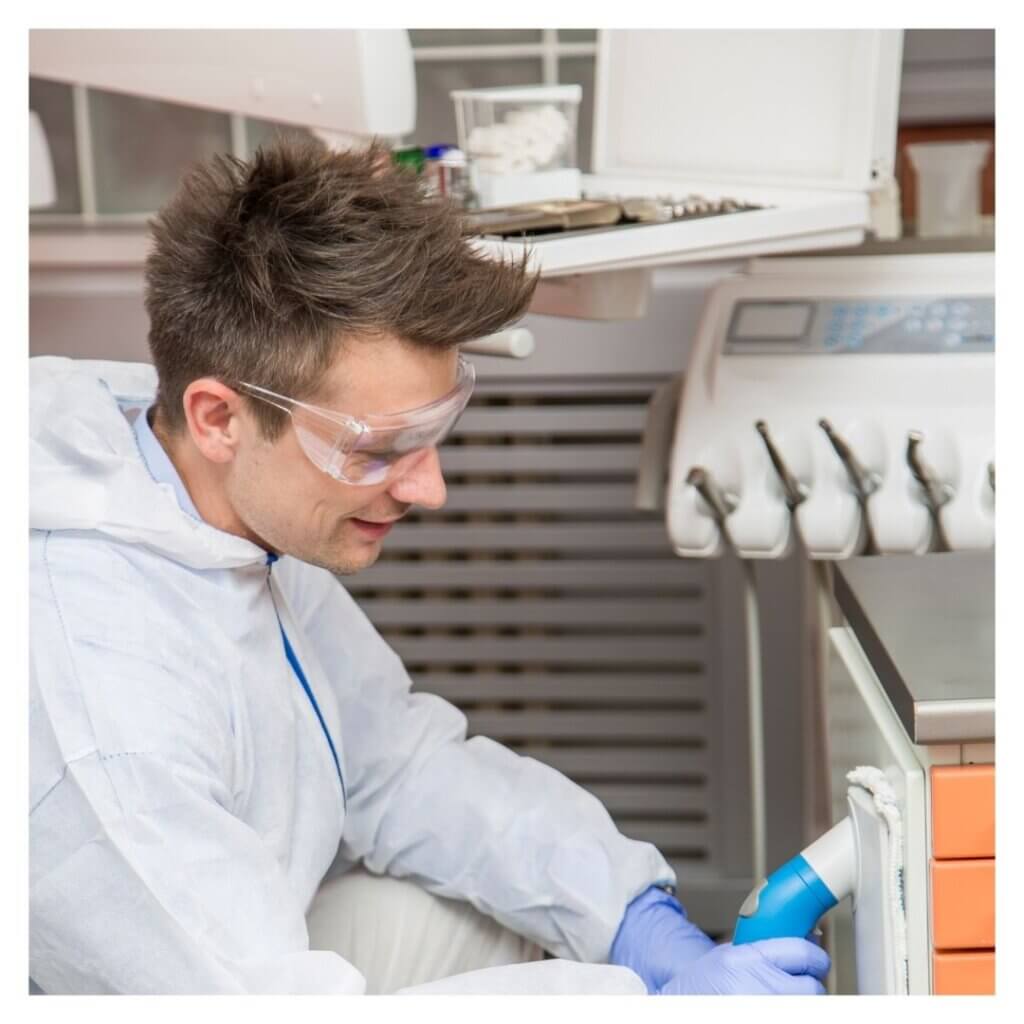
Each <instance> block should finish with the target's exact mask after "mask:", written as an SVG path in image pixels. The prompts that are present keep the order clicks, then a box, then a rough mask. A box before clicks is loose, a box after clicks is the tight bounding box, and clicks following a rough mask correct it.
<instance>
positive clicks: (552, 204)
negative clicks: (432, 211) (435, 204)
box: [463, 193, 762, 237]
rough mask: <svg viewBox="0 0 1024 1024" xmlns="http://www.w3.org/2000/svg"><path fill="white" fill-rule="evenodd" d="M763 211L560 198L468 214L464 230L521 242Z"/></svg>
mask: <svg viewBox="0 0 1024 1024" xmlns="http://www.w3.org/2000/svg"><path fill="white" fill-rule="evenodd" d="M758 209H762V207H760V206H758V205H756V204H754V203H746V202H742V201H740V200H736V199H729V198H725V199H707V198H705V197H704V196H701V195H697V194H692V193H691V194H690V195H687V196H685V197H684V198H681V199H680V198H673V197H671V196H657V197H654V198H652V197H647V196H637V197H633V198H627V199H620V198H596V197H588V198H585V199H556V200H551V201H548V202H541V203H521V204H517V205H515V206H502V207H491V208H488V209H484V210H473V211H471V212H469V213H467V215H466V220H465V225H464V229H463V230H464V232H465V233H466V234H469V235H490V236H501V237H509V236H515V237H521V236H527V235H537V234H547V233H550V232H555V231H559V232H566V231H581V230H591V229H594V228H607V227H612V226H616V225H637V224H666V223H668V222H670V221H678V220H693V219H697V218H700V217H718V216H722V215H724V214H729V213H740V212H743V211H745V210H758Z"/></svg>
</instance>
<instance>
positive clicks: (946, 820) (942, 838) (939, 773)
mask: <svg viewBox="0 0 1024 1024" xmlns="http://www.w3.org/2000/svg"><path fill="white" fill-rule="evenodd" d="M931 782H932V856H933V857H935V858H936V859H938V860H948V859H951V858H956V857H994V856H995V855H996V769H995V765H991V764H979V765H949V766H944V767H941V768H938V767H936V768H932V775H931Z"/></svg>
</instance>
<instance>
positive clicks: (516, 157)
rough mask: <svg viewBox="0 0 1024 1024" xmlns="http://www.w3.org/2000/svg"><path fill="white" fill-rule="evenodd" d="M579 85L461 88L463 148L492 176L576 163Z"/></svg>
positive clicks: (458, 118)
mask: <svg viewBox="0 0 1024 1024" xmlns="http://www.w3.org/2000/svg"><path fill="white" fill-rule="evenodd" d="M582 95H583V90H582V88H581V87H580V86H578V85H525V86H518V87H514V88H498V89H457V90H455V91H454V92H452V93H451V98H452V101H453V102H454V103H455V123H456V125H457V127H458V133H459V148H460V149H461V150H462V151H463V152H464V153H466V155H467V156H468V157H469V159H470V160H471V161H472V162H473V164H474V165H475V167H476V168H477V170H478V171H480V172H481V173H483V174H487V175H522V174H532V173H536V172H538V171H551V170H559V169H562V168H575V167H576V166H577V163H576V123H577V117H578V113H579V105H580V99H581V97H582Z"/></svg>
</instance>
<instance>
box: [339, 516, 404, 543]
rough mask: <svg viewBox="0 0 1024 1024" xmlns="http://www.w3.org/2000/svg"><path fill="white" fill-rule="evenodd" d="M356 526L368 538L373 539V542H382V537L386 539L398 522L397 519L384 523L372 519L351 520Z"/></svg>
mask: <svg viewBox="0 0 1024 1024" xmlns="http://www.w3.org/2000/svg"><path fill="white" fill-rule="evenodd" d="M351 522H353V523H354V524H355V525H356V528H357V529H358V530H359V531H360V532H361V533H363V534H365V535H366V536H367V537H371V538H372V539H373V540H380V538H381V537H386V536H387V535H388V533H390V532H391V527H392V526H394V525H395V523H396V522H398V520H397V519H388V520H385V521H384V522H375V521H373V520H372V519H356V518H355V517H353V518H352V519H351Z"/></svg>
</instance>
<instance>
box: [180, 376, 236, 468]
mask: <svg viewBox="0 0 1024 1024" xmlns="http://www.w3.org/2000/svg"><path fill="white" fill-rule="evenodd" d="M182 405H183V406H184V412H185V421H186V423H187V424H188V431H189V434H190V435H191V436H192V441H193V443H194V444H195V446H196V447H197V448H198V449H199V451H200V452H202V454H203V455H204V456H205V457H206V458H207V459H209V460H210V461H211V462H219V463H226V462H230V461H231V460H232V459H233V458H234V457H235V453H236V452H237V450H238V443H239V441H240V440H241V433H242V432H241V428H242V421H241V418H240V416H239V413H240V411H241V407H242V399H241V398H240V397H239V395H238V393H237V392H236V391H233V390H232V389H231V388H229V387H228V386H227V385H226V384H222V383H221V382H220V381H219V380H217V379H216V378H214V377H200V378H199V379H198V380H194V381H192V383H191V384H189V386H188V387H187V388H185V394H184V395H183V396H182Z"/></svg>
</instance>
